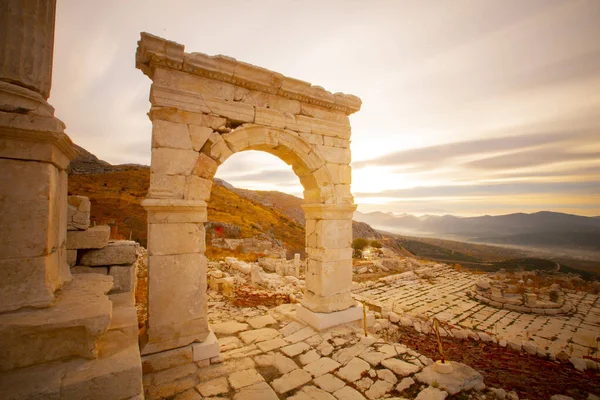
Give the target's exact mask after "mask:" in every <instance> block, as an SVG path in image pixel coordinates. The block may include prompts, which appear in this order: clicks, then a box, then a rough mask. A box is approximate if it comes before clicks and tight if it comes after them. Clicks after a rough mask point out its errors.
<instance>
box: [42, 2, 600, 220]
mask: <svg viewBox="0 0 600 400" xmlns="http://www.w3.org/2000/svg"><path fill="white" fill-rule="evenodd" d="M141 31H146V32H150V33H152V34H155V35H158V36H162V37H164V38H167V39H169V40H174V41H176V42H178V43H181V44H184V45H185V48H186V51H187V52H202V53H206V54H209V55H215V54H224V55H228V56H231V57H234V58H237V59H238V60H240V61H244V62H249V63H251V64H255V65H259V66H261V67H264V68H268V69H270V70H274V71H277V72H280V73H282V74H284V75H286V76H290V77H294V78H298V79H301V80H304V81H308V82H311V83H313V84H315V85H319V86H323V87H324V88H326V89H327V90H329V91H331V92H344V93H351V94H354V95H356V96H359V97H360V98H361V99H362V102H363V105H362V108H361V110H360V111H358V112H357V113H355V114H353V115H352V116H351V117H350V121H351V124H352V138H351V140H352V143H351V150H352V167H353V182H352V192H353V194H354V197H355V202H356V203H357V204H358V205H359V210H360V211H362V212H371V211H384V212H392V213H396V214H401V213H412V214H417V215H421V214H455V215H464V216H472V215H483V214H491V215H499V214H507V213H512V212H536V211H540V210H549V211H557V212H566V213H572V214H579V215H589V216H598V215H600V1H597V0H527V1H523V0H503V1H497V0H420V1H413V0H393V1H376V0H369V1H366V0H356V1H355V0H319V1H312V0H306V1H300V0H277V1H261V0H251V1H250V0H248V1H227V0H222V1H202V0H195V1H178V0H171V1H169V2H164V1H152V0H146V1H134V0H128V1H120V0H105V1H102V2H92V1H81V0H59V1H58V6H57V17H56V34H55V47H54V73H53V87H52V93H51V98H50V103H51V104H52V105H53V106H54V107H55V108H56V115H57V116H58V117H59V118H60V119H62V120H63V121H64V122H65V123H66V125H67V133H68V134H69V136H70V137H71V139H72V140H73V141H74V142H75V143H77V144H79V145H80V146H83V147H84V148H86V149H87V150H89V151H91V152H92V153H94V154H96V155H97V156H98V157H99V158H101V159H104V160H106V161H108V162H110V163H113V164H118V163H139V164H146V165H149V164H150V139H151V122H150V120H149V119H148V117H147V115H146V113H147V112H148V110H149V108H150V103H149V101H148V96H149V90H150V84H151V81H150V79H149V78H147V77H146V76H145V75H143V74H142V72H141V71H139V70H137V69H136V68H135V50H136V47H137V40H139V37H140V32H141ZM217 177H219V178H221V179H224V180H226V181H228V182H229V183H231V184H233V185H234V186H237V187H242V188H249V189H257V190H279V191H282V192H286V193H290V194H294V195H297V196H300V197H301V196H302V187H301V186H300V182H299V180H298V178H297V177H296V176H295V175H294V174H293V172H292V170H291V168H290V167H289V166H287V165H286V164H284V163H283V162H282V161H281V160H279V159H277V158H275V157H274V156H272V155H270V154H266V153H261V152H256V151H249V152H242V153H238V154H234V155H233V156H232V157H231V158H230V159H228V160H227V161H226V162H225V163H224V164H223V165H222V166H221V167H219V170H218V172H217Z"/></svg>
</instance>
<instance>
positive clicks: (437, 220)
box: [354, 211, 600, 255]
mask: <svg viewBox="0 0 600 400" xmlns="http://www.w3.org/2000/svg"><path fill="white" fill-rule="evenodd" d="M354 219H355V220H357V221H362V222H366V223H368V224H370V225H371V226H373V227H374V228H376V229H380V230H385V231H389V232H392V233H399V234H404V235H413V236H437V237H445V238H449V239H455V240H466V241H470V242H475V243H488V244H499V245H509V246H519V247H528V248H537V249H547V250H552V251H568V252H570V253H577V252H579V253H581V255H587V254H595V253H598V254H600V218H598V217H583V216H579V215H571V214H563V213H556V212H549V211H540V212H537V213H533V214H524V213H516V214H507V215H499V216H490V215H485V216H481V217H457V216H454V215H443V216H436V215H424V216H421V217H417V216H414V215H411V214H402V215H394V214H391V213H383V212H372V213H361V212H358V211H357V212H356V213H355V214H354ZM575 255H576V254H575Z"/></svg>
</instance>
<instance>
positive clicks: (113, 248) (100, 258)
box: [81, 240, 137, 266]
mask: <svg viewBox="0 0 600 400" xmlns="http://www.w3.org/2000/svg"><path fill="white" fill-rule="evenodd" d="M136 248H137V243H136V242H134V241H130V240H119V241H114V242H109V243H108V245H106V247H104V248H102V249H97V250H88V251H86V252H85V253H84V254H83V255H82V256H81V265H88V266H96V265H125V264H133V263H134V262H135V258H136V255H135V253H136Z"/></svg>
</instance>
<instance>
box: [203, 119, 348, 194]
mask: <svg viewBox="0 0 600 400" xmlns="http://www.w3.org/2000/svg"><path fill="white" fill-rule="evenodd" d="M225 146H226V147H225ZM247 150H258V151H264V152H266V153H269V154H272V155H274V156H276V157H278V158H279V159H281V160H282V161H283V162H285V163H286V164H288V165H290V166H291V167H292V169H293V171H294V173H295V174H296V176H297V177H298V178H299V179H300V183H301V184H302V186H303V188H304V199H305V202H306V203H326V204H332V203H338V202H340V203H341V202H342V201H343V200H342V199H338V198H337V197H336V193H335V189H334V188H333V187H334V185H335V183H338V184H339V183H341V182H340V181H339V179H338V180H337V181H336V180H335V179H334V178H333V177H332V174H331V171H330V169H329V168H328V167H327V165H326V164H327V162H326V161H325V159H324V158H323V156H322V155H321V154H320V153H319V151H318V150H317V149H313V148H311V146H310V144H309V143H307V142H306V141H305V140H304V139H303V138H301V137H299V136H298V134H297V133H295V132H293V131H289V130H285V129H281V128H273V127H267V126H264V125H255V124H244V125H241V126H239V127H237V128H235V129H233V130H231V131H230V132H227V133H224V134H222V135H211V138H209V140H207V142H206V144H205V146H204V147H203V148H202V150H201V152H202V153H204V154H205V155H208V156H209V157H211V158H212V159H213V160H215V162H216V163H217V164H222V163H224V162H225V160H227V158H229V157H230V156H231V155H232V154H235V153H239V152H242V151H247ZM210 179H212V177H211V178H210ZM204 200H208V198H205V199H204Z"/></svg>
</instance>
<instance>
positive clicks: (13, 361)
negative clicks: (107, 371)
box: [0, 274, 113, 371]
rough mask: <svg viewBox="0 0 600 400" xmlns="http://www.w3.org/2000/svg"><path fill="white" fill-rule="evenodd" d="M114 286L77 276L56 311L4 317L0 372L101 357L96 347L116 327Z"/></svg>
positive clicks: (96, 276)
mask: <svg viewBox="0 0 600 400" xmlns="http://www.w3.org/2000/svg"><path fill="white" fill-rule="evenodd" d="M112 285H113V282H112V278H111V277H109V276H105V275H99V274H77V275H74V276H73V281H72V282H71V283H70V284H69V285H67V286H65V288H64V289H63V290H62V291H61V292H60V293H59V294H58V296H57V298H56V302H55V304H54V306H52V307H50V308H43V309H33V310H23V311H19V312H13V313H9V314H2V315H0V343H2V357H0V371H6V370H10V369H13V368H22V367H26V366H29V365H33V364H40V363H44V362H48V361H53V360H58V359H62V358H67V357H83V358H94V357H96V356H97V351H98V350H97V348H96V341H97V340H98V338H99V337H100V336H101V335H103V334H104V333H105V332H106V331H107V330H108V327H109V324H110V322H111V312H112V307H113V305H112V303H111V302H110V300H109V299H108V297H107V296H106V293H108V291H109V290H110V289H111V288H112ZM24 338H27V340H23V339H24Z"/></svg>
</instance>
